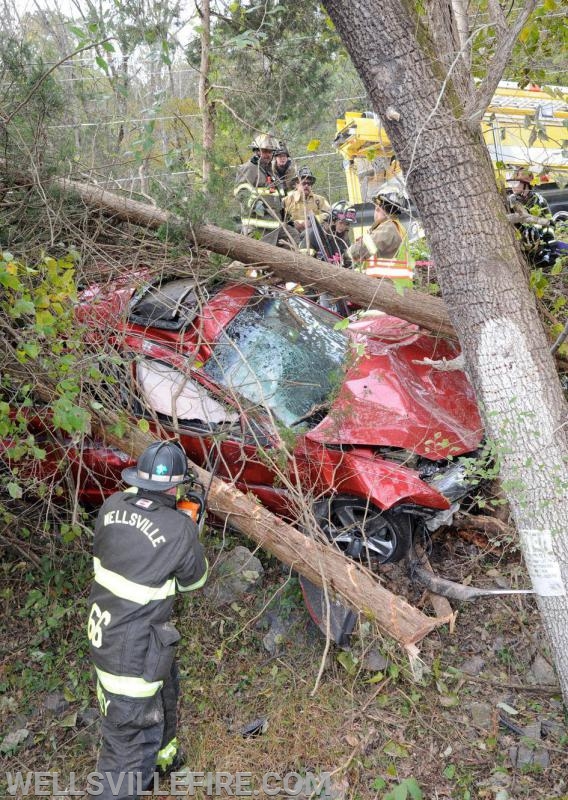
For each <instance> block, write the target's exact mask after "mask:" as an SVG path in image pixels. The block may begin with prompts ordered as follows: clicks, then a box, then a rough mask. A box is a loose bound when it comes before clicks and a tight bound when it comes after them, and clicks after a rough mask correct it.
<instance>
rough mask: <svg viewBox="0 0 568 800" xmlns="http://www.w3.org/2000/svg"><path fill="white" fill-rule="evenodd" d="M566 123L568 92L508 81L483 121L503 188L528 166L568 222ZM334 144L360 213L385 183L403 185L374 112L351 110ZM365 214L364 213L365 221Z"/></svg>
mask: <svg viewBox="0 0 568 800" xmlns="http://www.w3.org/2000/svg"><path fill="white" fill-rule="evenodd" d="M567 125H568V88H566V87H560V86H556V87H550V89H549V90H547V91H543V90H542V89H540V88H539V87H536V86H534V87H529V88H526V89H520V88H519V87H518V85H517V84H516V83H510V82H505V81H503V82H501V83H500V84H499V87H498V89H497V91H496V93H495V96H494V97H493V100H492V102H491V105H490V106H489V108H488V109H487V111H486V113H485V115H484V117H483V120H482V131H483V137H484V139H485V142H486V144H487V147H488V150H489V153H490V155H491V158H492V160H493V163H494V166H495V172H496V175H497V179H498V181H499V182H500V183H501V184H502V185H504V184H505V181H506V180H507V178H510V177H511V175H512V173H513V171H514V170H515V169H516V168H517V167H519V166H523V167H528V168H529V169H530V170H532V171H533V172H534V174H535V175H536V176H537V180H536V182H537V184H538V185H537V189H538V191H539V192H542V193H543V194H544V196H545V197H546V199H547V200H548V203H549V205H550V208H551V210H552V213H553V215H554V216H555V217H556V218H557V219H562V218H563V219H567V218H568V190H567V189H566V188H564V187H565V186H566V184H567V183H568V141H567V140H568V128H567ZM333 144H334V146H335V147H336V148H337V150H338V151H339V153H340V154H341V155H342V156H343V163H344V167H345V174H346V179H347V190H348V195H349V200H350V202H351V203H352V204H354V205H355V206H357V207H358V209H361V210H363V208H364V206H365V205H366V204H367V203H368V202H369V201H370V199H371V197H372V196H373V194H375V193H376V192H377V191H378V189H379V188H380V187H381V186H383V185H384V184H385V182H391V181H392V182H395V183H396V182H397V181H398V182H400V181H401V179H402V175H401V171H400V167H399V165H398V162H397V160H396V157H395V155H394V152H393V149H392V145H391V143H390V141H389V138H388V136H387V134H386V131H385V129H384V127H383V125H382V123H381V120H380V119H379V117H378V116H377V115H376V114H374V113H373V112H369V111H364V112H352V111H350V112H347V113H346V114H345V116H344V117H343V118H342V119H339V120H337V134H336V136H335V139H334V142H333ZM365 216H367V215H365V214H364V213H363V214H360V219H361V222H363V223H365V222H366V221H367V220H365V219H364V217H365ZM359 234H360V230H356V231H355V235H359Z"/></svg>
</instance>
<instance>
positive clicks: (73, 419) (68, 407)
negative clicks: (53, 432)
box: [53, 397, 91, 434]
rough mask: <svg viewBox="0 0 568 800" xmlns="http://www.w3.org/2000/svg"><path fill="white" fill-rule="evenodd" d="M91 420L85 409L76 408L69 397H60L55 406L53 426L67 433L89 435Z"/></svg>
mask: <svg viewBox="0 0 568 800" xmlns="http://www.w3.org/2000/svg"><path fill="white" fill-rule="evenodd" d="M90 421H91V418H90V416H89V414H88V413H87V412H86V411H85V409H84V408H81V407H80V406H76V405H75V404H74V403H72V402H71V401H70V400H69V398H68V397H59V398H58V399H57V400H56V401H55V403H54V404H53V424H54V425H55V427H56V428H60V429H61V430H63V431H67V433H71V434H73V433H87V432H88V431H89V428H90Z"/></svg>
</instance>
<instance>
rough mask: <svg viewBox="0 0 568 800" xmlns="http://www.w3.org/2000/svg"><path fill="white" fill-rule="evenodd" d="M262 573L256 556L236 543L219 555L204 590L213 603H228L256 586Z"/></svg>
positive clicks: (219, 604)
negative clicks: (228, 550) (227, 551)
mask: <svg viewBox="0 0 568 800" xmlns="http://www.w3.org/2000/svg"><path fill="white" fill-rule="evenodd" d="M263 575H264V567H263V566H262V564H261V563H260V561H259V560H258V558H257V557H256V556H254V555H253V554H252V553H251V551H250V550H249V549H248V548H246V547H243V546H242V545H238V546H237V547H235V549H234V550H231V551H230V552H229V553H227V554H226V555H224V556H222V557H221V559H220V560H219V562H218V564H217V566H216V567H215V569H214V571H213V575H212V577H211V580H210V581H209V583H206V584H205V589H204V592H205V595H206V596H207V598H208V600H209V601H210V602H212V603H213V604H214V605H216V606H225V605H230V604H231V603H236V602H237V601H238V600H240V599H241V598H242V597H243V596H244V595H245V594H247V593H248V592H250V591H252V589H254V588H255V586H258V584H259V583H260V582H261V580H262V576H263Z"/></svg>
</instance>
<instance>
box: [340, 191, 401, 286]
mask: <svg viewBox="0 0 568 800" xmlns="http://www.w3.org/2000/svg"><path fill="white" fill-rule="evenodd" d="M373 203H374V222H373V224H372V225H371V227H370V228H369V231H368V233H366V234H364V235H363V236H362V237H360V238H359V239H357V241H356V242H355V243H354V244H352V245H351V247H350V248H349V250H348V251H347V254H348V256H349V257H350V258H351V260H352V261H354V262H357V261H358V262H362V264H363V270H364V272H365V274H366V275H371V276H372V277H377V278H412V277H413V275H414V268H413V264H412V261H411V259H410V255H409V252H408V239H407V235H406V230H405V228H404V226H403V225H402V223H401V222H399V220H398V219H397V217H398V215H399V214H400V213H401V212H403V211H407V210H408V205H407V202H406V199H405V198H404V197H403V196H402V195H401V194H399V193H398V192H396V191H392V190H389V191H382V192H378V193H377V194H376V195H375V196H374V197H373Z"/></svg>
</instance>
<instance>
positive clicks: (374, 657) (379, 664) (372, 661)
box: [361, 647, 390, 672]
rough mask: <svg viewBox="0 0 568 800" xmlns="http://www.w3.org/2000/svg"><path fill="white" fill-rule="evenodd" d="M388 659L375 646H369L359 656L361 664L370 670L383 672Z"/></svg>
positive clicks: (387, 664)
mask: <svg viewBox="0 0 568 800" xmlns="http://www.w3.org/2000/svg"><path fill="white" fill-rule="evenodd" d="M389 664H390V661H389V660H388V658H386V656H384V655H383V654H382V653H381V651H380V650H378V649H377V648H376V647H371V648H370V649H369V650H367V651H365V652H364V653H363V655H362V656H361V666H362V667H363V669H368V670H370V671H371V672H384V671H385V670H386V669H388V667H389Z"/></svg>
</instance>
